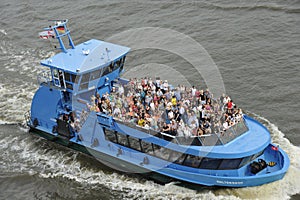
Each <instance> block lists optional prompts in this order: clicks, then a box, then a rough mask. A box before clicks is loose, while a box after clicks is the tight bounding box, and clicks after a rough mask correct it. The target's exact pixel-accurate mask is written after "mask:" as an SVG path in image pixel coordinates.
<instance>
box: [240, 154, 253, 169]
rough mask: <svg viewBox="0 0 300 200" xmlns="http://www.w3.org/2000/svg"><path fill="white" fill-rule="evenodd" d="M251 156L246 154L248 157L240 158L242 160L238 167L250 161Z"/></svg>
mask: <svg viewBox="0 0 300 200" xmlns="http://www.w3.org/2000/svg"><path fill="white" fill-rule="evenodd" d="M251 157H252V156H248V157H245V158H243V160H242V162H241V163H240V165H239V167H238V168H240V167H243V166H244V165H246V164H247V163H249V162H250V161H251Z"/></svg>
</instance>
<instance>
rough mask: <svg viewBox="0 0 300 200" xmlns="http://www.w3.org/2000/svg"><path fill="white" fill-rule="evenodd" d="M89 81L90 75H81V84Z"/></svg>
mask: <svg viewBox="0 0 300 200" xmlns="http://www.w3.org/2000/svg"><path fill="white" fill-rule="evenodd" d="M89 79H90V73H86V74H83V75H82V77H81V83H86V82H89Z"/></svg>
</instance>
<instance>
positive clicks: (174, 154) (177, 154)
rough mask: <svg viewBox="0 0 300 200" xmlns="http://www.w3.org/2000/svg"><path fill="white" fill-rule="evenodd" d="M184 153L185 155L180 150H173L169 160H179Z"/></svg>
mask: <svg viewBox="0 0 300 200" xmlns="http://www.w3.org/2000/svg"><path fill="white" fill-rule="evenodd" d="M182 155H183V153H180V152H178V151H171V153H170V156H169V159H168V160H169V161H170V162H175V161H176V160H178V159H179V158H180V157H181V156H182Z"/></svg>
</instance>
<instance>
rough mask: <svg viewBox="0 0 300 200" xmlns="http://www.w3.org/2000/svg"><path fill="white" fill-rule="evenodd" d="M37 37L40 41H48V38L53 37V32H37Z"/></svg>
mask: <svg viewBox="0 0 300 200" xmlns="http://www.w3.org/2000/svg"><path fill="white" fill-rule="evenodd" d="M39 36H40V38H42V39H48V38H52V37H54V36H55V34H54V31H53V30H48V31H42V32H39Z"/></svg>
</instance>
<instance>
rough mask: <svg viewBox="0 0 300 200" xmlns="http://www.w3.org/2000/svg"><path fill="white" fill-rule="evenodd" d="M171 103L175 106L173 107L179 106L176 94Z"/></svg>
mask: <svg viewBox="0 0 300 200" xmlns="http://www.w3.org/2000/svg"><path fill="white" fill-rule="evenodd" d="M171 103H172V106H173V107H176V106H177V99H176V96H175V95H174V96H173V97H172V99H171Z"/></svg>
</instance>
